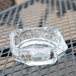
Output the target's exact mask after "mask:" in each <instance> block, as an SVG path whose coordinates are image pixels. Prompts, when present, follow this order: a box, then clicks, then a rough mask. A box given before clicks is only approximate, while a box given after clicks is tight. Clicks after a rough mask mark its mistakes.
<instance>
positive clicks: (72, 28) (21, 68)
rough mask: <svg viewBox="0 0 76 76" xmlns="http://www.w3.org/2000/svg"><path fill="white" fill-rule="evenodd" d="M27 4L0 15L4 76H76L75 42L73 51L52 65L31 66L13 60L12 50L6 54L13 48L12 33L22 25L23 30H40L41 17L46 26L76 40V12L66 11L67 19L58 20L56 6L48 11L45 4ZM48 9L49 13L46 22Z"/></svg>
mask: <svg viewBox="0 0 76 76" xmlns="http://www.w3.org/2000/svg"><path fill="white" fill-rule="evenodd" d="M69 1H70V0H69ZM55 2H56V1H55ZM70 3H71V1H70ZM25 5H26V1H25V2H23V3H21V4H20V5H18V6H17V5H16V6H14V7H13V8H10V9H9V10H7V11H3V12H1V13H0V56H2V55H3V54H7V56H5V57H0V74H1V76H76V57H75V55H74V54H73V53H74V51H73V50H75V49H76V47H74V46H73V45H72V44H73V42H71V43H70V44H71V45H72V46H71V48H72V52H71V53H68V54H65V56H63V57H62V58H60V59H59V60H58V62H57V63H56V64H54V65H52V66H51V65H47V66H34V67H29V66H27V65H24V64H22V63H20V62H17V61H14V60H13V57H11V56H9V53H10V52H11V51H10V50H9V51H7V52H4V49H6V48H9V47H10V46H9V44H10V39H9V34H10V33H11V32H12V31H14V30H16V29H17V26H18V25H19V24H21V26H24V28H28V27H37V26H38V25H39V23H40V21H41V19H42V18H43V21H42V22H43V26H50V27H52V28H58V29H59V31H60V32H61V34H62V35H63V37H64V39H65V40H68V39H74V40H75V39H76V11H72V9H71V10H67V13H66V14H65V15H64V16H62V15H61V16H60V17H59V16H57V15H56V12H57V11H58V10H57V8H55V7H56V6H55V5H54V6H55V7H54V8H52V7H49V8H48V4H46V3H45V4H41V3H40V2H35V4H34V5H30V4H29V7H27V8H24V6H25ZM19 7H20V8H19ZM46 8H48V11H49V13H47V18H46V20H45V21H44V16H43V15H45V14H46V12H45V9H46ZM13 10H15V11H13ZM5 14H7V16H5Z"/></svg>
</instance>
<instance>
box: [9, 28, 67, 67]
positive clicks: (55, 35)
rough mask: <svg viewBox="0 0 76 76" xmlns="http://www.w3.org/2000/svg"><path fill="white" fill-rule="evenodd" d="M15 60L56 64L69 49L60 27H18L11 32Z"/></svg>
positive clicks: (26, 62)
mask: <svg viewBox="0 0 76 76" xmlns="http://www.w3.org/2000/svg"><path fill="white" fill-rule="evenodd" d="M10 48H11V51H12V55H13V57H14V59H15V60H17V61H19V62H22V63H24V64H27V65H29V66H35V65H47V64H51V65H52V64H54V63H55V62H56V61H57V60H58V59H59V58H61V57H62V56H63V55H64V54H65V51H66V50H67V49H68V47H67V45H66V43H65V40H64V39H63V37H62V35H61V33H60V32H59V30H58V29H51V28H50V27H34V28H26V29H17V30H16V31H14V32H12V33H11V34H10Z"/></svg>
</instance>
